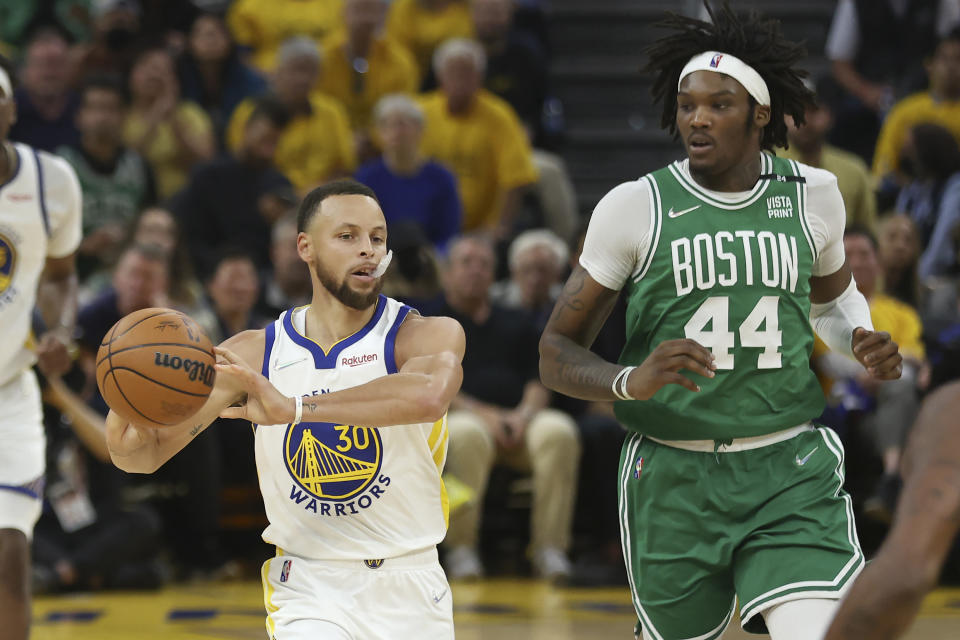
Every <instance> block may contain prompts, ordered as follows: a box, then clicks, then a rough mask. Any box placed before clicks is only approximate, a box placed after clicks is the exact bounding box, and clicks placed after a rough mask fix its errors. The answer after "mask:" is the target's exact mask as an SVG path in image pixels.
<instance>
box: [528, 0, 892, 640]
mask: <svg viewBox="0 0 960 640" xmlns="http://www.w3.org/2000/svg"><path fill="white" fill-rule="evenodd" d="M711 19H712V22H711V23H708V22H702V21H699V20H694V19H690V18H685V17H681V16H671V17H670V18H668V19H667V20H666V21H665V22H664V23H663V26H665V27H668V28H669V29H671V31H672V33H671V34H670V35H668V36H666V37H664V38H662V39H661V40H659V41H657V42H656V43H654V44H653V45H651V46H650V48H649V49H648V51H647V53H648V54H649V57H650V65H649V68H648V70H650V71H653V72H654V73H655V74H656V80H655V83H654V95H655V97H656V98H657V99H658V100H659V101H662V103H663V125H664V127H665V128H667V129H669V130H670V131H671V132H673V133H675V134H676V135H677V136H678V137H679V139H680V140H682V142H683V144H684V146H685V148H686V152H687V156H688V158H687V159H686V160H683V161H681V162H675V163H673V164H671V165H669V166H667V167H664V168H662V169H660V170H657V171H654V172H653V173H650V174H648V175H646V176H643V177H642V178H640V179H639V180H636V181H634V182H628V183H625V184H621V185H619V186H617V187H615V188H614V189H613V190H611V191H610V192H609V193H608V194H607V195H606V196H605V197H604V198H603V199H602V200H601V201H600V203H599V204H598V205H597V207H596V209H595V211H594V214H593V218H592V219H591V221H590V226H589V229H588V231H587V236H586V240H585V243H584V248H583V254H582V257H581V258H580V266H579V267H577V268H576V269H575V270H574V272H573V274H572V275H571V276H570V279H569V280H568V282H567V283H566V285H565V287H564V290H563V294H562V296H561V297H560V299H559V300H558V301H557V305H556V308H555V309H554V311H553V315H552V316H551V318H550V321H549V323H548V325H547V327H546V329H545V331H544V334H543V338H542V341H541V344H540V350H541V361H540V371H541V376H542V378H543V382H544V384H546V385H547V386H548V387H550V388H552V389H554V390H556V391H560V392H562V393H565V394H567V395H571V396H574V397H578V398H584V399H588V400H618V402H617V403H616V405H615V408H616V413H617V416H618V418H619V420H620V421H621V422H622V423H623V424H624V425H625V426H626V427H627V429H628V430H629V436H628V437H627V439H626V441H625V443H624V447H623V453H622V456H621V461H620V478H619V492H620V515H621V529H622V540H623V551H624V557H625V560H626V564H627V568H628V572H629V578H630V586H631V590H632V594H633V602H634V606H635V608H636V611H637V616H638V618H639V626H640V627H641V628H642V632H643V637H644V638H646V639H647V640H679V639H681V638H697V639H698V640H711V639H713V638H720V637H721V636H722V635H723V633H724V630H725V628H726V627H727V625H728V624H729V623H730V621H731V619H732V617H733V614H734V609H735V608H736V605H737V599H738V597H739V603H740V615H741V620H742V623H743V626H744V628H745V629H746V630H748V631H752V632H762V631H763V630H764V629H765V628H767V629H769V631H770V633H771V635H772V637H773V638H774V640H794V639H796V640H800V639H803V640H810V639H813V638H820V637H822V634H823V632H824V630H825V629H826V628H827V625H828V624H829V621H830V618H831V616H832V614H833V612H834V610H835V607H836V604H837V601H838V599H839V598H840V597H841V595H842V593H843V591H844V589H845V587H847V586H848V584H850V583H851V581H852V579H853V578H854V577H855V576H856V575H857V573H858V572H859V571H860V569H861V568H862V566H863V563H864V560H863V553H862V551H861V550H860V545H859V543H858V541H857V537H856V532H855V529H854V523H853V511H852V507H851V502H850V498H849V496H847V495H846V494H845V493H844V492H843V491H842V488H841V485H842V483H843V474H844V470H843V448H842V446H841V444H840V441H839V440H838V439H837V436H836V434H834V433H833V432H832V431H830V430H828V429H821V428H817V427H815V426H814V425H813V424H811V422H810V421H811V420H812V419H813V418H816V417H817V416H818V415H819V414H820V412H821V411H822V409H823V406H824V400H823V393H822V392H821V390H820V388H819V386H818V384H817V381H816V378H815V376H814V374H813V372H812V371H811V370H810V367H809V364H808V359H809V356H810V351H811V348H812V345H813V329H815V330H816V332H817V334H818V335H820V337H821V338H822V339H823V340H824V341H825V342H826V343H827V344H828V345H829V346H830V347H831V348H832V349H835V350H837V351H840V352H843V353H846V354H847V355H849V356H850V357H851V358H856V360H858V361H859V362H861V363H862V364H863V366H865V367H866V368H867V370H868V371H869V372H870V373H871V374H872V375H873V376H874V377H875V378H878V379H891V378H896V377H898V376H899V375H900V370H901V357H900V355H899V354H898V351H897V345H896V344H895V343H893V342H891V340H890V337H889V335H887V334H885V333H877V332H874V331H873V330H872V328H873V327H872V324H871V322H870V314H869V310H868V307H867V303H866V300H865V299H864V298H863V296H862V295H861V294H860V293H858V292H857V289H856V286H855V283H854V282H853V279H852V277H851V275H850V271H849V269H848V268H847V266H846V264H845V260H844V253H843V243H842V238H843V225H844V217H845V214H844V209H843V201H842V200H841V197H840V192H839V191H838V189H837V180H836V178H835V177H834V176H833V175H832V174H830V173H828V172H826V171H822V170H819V169H814V168H811V167H807V166H804V165H801V164H798V163H796V162H791V161H787V160H783V159H780V158H777V157H776V156H774V155H773V154H772V153H770V151H769V150H770V149H772V148H774V147H776V146H779V145H785V144H786V126H785V124H784V116H785V115H788V116H792V117H793V118H794V119H795V120H797V121H799V122H802V118H803V110H804V109H803V105H804V104H805V103H806V101H807V100H808V99H809V98H810V96H809V93H808V91H807V90H806V89H805V88H804V86H803V83H802V81H801V74H800V73H798V72H797V71H795V70H794V69H793V68H792V66H793V64H795V63H796V62H797V61H798V60H799V59H800V58H801V57H802V55H803V50H802V48H801V47H800V46H798V45H795V44H793V43H791V42H789V41H787V40H785V39H784V38H783V37H782V36H781V34H780V29H779V24H778V23H777V22H775V21H770V20H765V19H762V18H760V17H759V16H758V15H756V14H753V15H751V16H749V17H747V18H742V19H741V18H738V16H737V15H736V14H735V13H734V12H733V11H731V10H730V9H729V7H726V6H724V8H723V9H720V10H719V11H716V12H711ZM621 290H623V291H624V294H625V296H626V299H627V343H626V347H625V348H624V351H623V354H622V356H621V358H620V363H619V364H612V363H609V362H605V361H603V360H602V359H600V358H599V357H598V356H596V355H594V354H592V353H591V352H590V351H589V346H590V344H591V343H592V341H593V339H594V337H595V336H596V334H597V331H598V330H599V328H600V327H601V325H602V324H603V322H604V320H605V319H606V317H607V315H608V314H609V312H610V309H611V307H612V306H613V304H614V301H615V300H616V298H617V296H618V293H619V292H620V291H621ZM811 324H812V325H813V329H811ZM681 370H685V371H686V374H681V373H680V371H681Z"/></svg>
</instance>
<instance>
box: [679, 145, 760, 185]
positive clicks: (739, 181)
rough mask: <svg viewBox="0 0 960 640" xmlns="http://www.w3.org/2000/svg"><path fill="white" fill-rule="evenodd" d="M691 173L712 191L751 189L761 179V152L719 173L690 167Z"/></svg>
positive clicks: (698, 182)
mask: <svg viewBox="0 0 960 640" xmlns="http://www.w3.org/2000/svg"><path fill="white" fill-rule="evenodd" d="M690 175H691V177H693V179H694V180H696V182H697V184H699V185H700V186H701V187H703V188H705V189H709V190H711V191H720V192H728V193H737V192H740V191H749V190H750V189H753V186H754V185H755V184H757V180H759V179H760V153H759V152H757V153H755V154H750V156H749V157H748V158H747V159H745V160H743V161H741V162H739V163H738V164H736V165H734V166H732V167H730V168H729V169H727V170H726V171H723V172H721V173H717V174H708V173H706V172H703V171H698V170H696V169H694V168H693V167H690Z"/></svg>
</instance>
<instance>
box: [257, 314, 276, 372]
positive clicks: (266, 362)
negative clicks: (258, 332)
mask: <svg viewBox="0 0 960 640" xmlns="http://www.w3.org/2000/svg"><path fill="white" fill-rule="evenodd" d="M276 325H277V323H276V322H271V323H270V324H268V325H267V328H266V330H265V333H264V341H263V366H261V367H260V373H262V374H263V377H264V378H267V379H268V380H269V379H270V354H271V353H272V352H273V341H274V340H275V339H276V337H277V329H276Z"/></svg>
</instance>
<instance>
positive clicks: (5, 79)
mask: <svg viewBox="0 0 960 640" xmlns="http://www.w3.org/2000/svg"><path fill="white" fill-rule="evenodd" d="M0 89H3V95H4V96H6V97H7V98H9V99H10V100H13V83H11V82H10V76H8V75H7V72H6V71H4V70H3V69H0Z"/></svg>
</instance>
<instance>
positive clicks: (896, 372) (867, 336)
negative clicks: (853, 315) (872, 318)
mask: <svg viewBox="0 0 960 640" xmlns="http://www.w3.org/2000/svg"><path fill="white" fill-rule="evenodd" d="M853 356H854V357H855V358H856V359H857V362H859V363H860V364H862V365H863V367H864V368H865V369H866V370H867V373H869V374H870V376H871V377H873V378H875V379H877V380H896V379H897V378H899V377H900V374H901V373H903V356H901V355H900V352H899V347H898V346H897V343H896V342H894V341H893V340H891V339H890V334H889V333H887V332H886V331H867V330H866V329H864V328H863V327H857V328H856V329H854V330H853Z"/></svg>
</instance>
